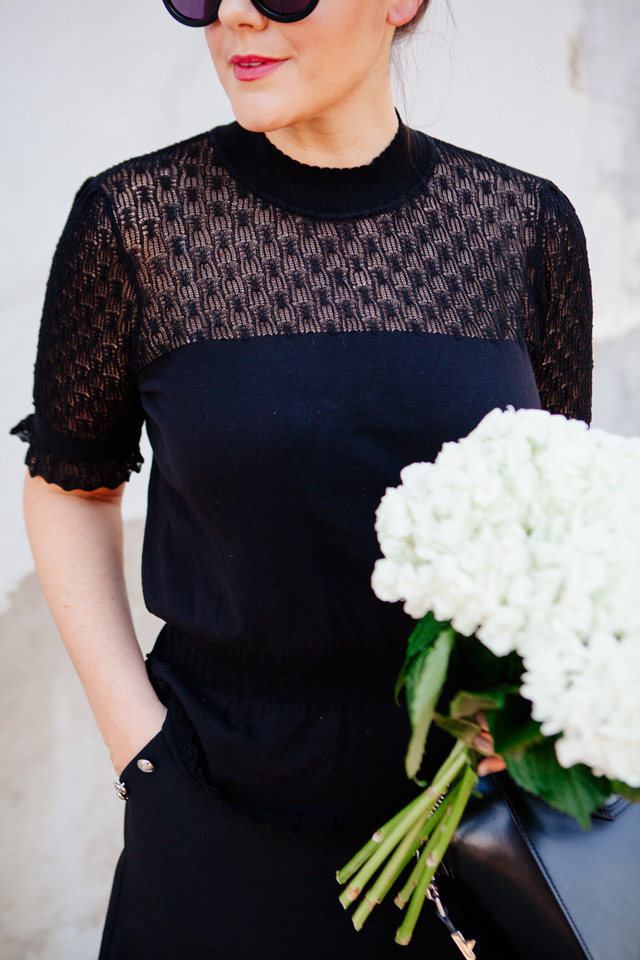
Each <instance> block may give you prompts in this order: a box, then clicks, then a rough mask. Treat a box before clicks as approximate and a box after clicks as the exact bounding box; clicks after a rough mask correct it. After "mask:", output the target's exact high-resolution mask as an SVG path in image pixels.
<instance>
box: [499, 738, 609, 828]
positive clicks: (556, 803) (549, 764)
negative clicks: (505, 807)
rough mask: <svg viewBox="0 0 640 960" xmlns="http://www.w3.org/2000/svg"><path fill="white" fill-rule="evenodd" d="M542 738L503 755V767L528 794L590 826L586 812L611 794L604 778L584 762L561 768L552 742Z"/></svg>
mask: <svg viewBox="0 0 640 960" xmlns="http://www.w3.org/2000/svg"><path fill="white" fill-rule="evenodd" d="M555 739H557V738H552V737H545V739H544V741H543V742H541V743H536V744H533V745H532V746H530V747H528V748H527V749H526V750H525V751H524V753H523V754H522V755H521V756H520V757H517V755H515V754H510V755H507V756H506V757H505V759H506V762H507V770H508V771H509V773H510V774H511V776H512V777H513V779H514V780H515V781H516V783H518V784H519V785H520V786H521V787H523V788H524V789H525V790H528V791H529V793H533V794H535V795H536V796H538V797H540V798H541V799H542V800H545V801H546V803H548V804H550V805H551V806H552V807H555V808H556V809H557V810H562V812H563V813H568V814H569V816H571V817H575V819H576V820H577V821H578V823H580V824H581V825H582V826H583V827H584V829H585V830H589V829H590V827H591V821H590V819H589V818H590V814H592V813H593V811H594V810H595V809H596V808H597V807H599V806H600V804H601V803H603V802H604V800H606V799H607V797H608V796H609V795H610V794H611V784H610V782H609V780H607V779H606V777H596V776H594V774H593V773H592V772H591V770H589V768H588V767H586V766H584V764H576V765H575V766H573V767H569V769H565V768H564V767H561V766H560V764H559V763H558V760H557V758H556V752H555V748H554V742H555Z"/></svg>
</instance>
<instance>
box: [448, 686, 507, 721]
mask: <svg viewBox="0 0 640 960" xmlns="http://www.w3.org/2000/svg"><path fill="white" fill-rule="evenodd" d="M512 689H513V688H512V687H506V688H505V687H498V688H497V689H496V690H485V691H482V693H471V692H469V691H468V690H460V691H459V692H458V693H457V694H456V695H455V697H454V698H453V700H452V701H451V703H450V704H449V716H450V717H451V718H452V719H454V720H457V719H458V718H460V717H475V715H476V713H478V711H480V710H485V711H486V710H500V709H501V707H502V706H503V705H504V702H505V699H506V696H507V693H509V692H510V691H511V690H512Z"/></svg>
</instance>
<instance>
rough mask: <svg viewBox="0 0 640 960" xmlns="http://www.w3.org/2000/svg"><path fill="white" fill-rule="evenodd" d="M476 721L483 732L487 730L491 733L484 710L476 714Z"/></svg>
mask: <svg viewBox="0 0 640 960" xmlns="http://www.w3.org/2000/svg"><path fill="white" fill-rule="evenodd" d="M476 721H477V722H478V724H479V726H480V729H481V730H486V732H487V733H489V724H488V723H487V715H486V713H485V712H484V710H480V711H479V712H478V713H476Z"/></svg>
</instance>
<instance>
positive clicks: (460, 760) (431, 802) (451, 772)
mask: <svg viewBox="0 0 640 960" xmlns="http://www.w3.org/2000/svg"><path fill="white" fill-rule="evenodd" d="M466 758H467V754H466V748H465V745H464V744H463V743H462V742H461V741H457V742H456V745H455V746H454V748H453V750H452V751H451V753H450V754H449V756H448V757H447V759H446V760H445V761H444V763H443V764H442V766H441V767H440V769H439V770H438V773H437V774H436V776H435V779H434V780H433V781H432V783H431V784H430V785H429V786H428V787H427V789H426V790H424V791H423V792H422V793H421V794H420V796H419V797H418V798H417V800H416V801H415V802H414V803H413V804H412V805H411V807H410V809H409V811H408V812H407V813H405V815H404V816H403V817H402V819H401V820H400V821H399V822H398V823H397V824H396V825H395V827H394V828H393V830H391V832H390V833H389V834H388V836H387V837H386V839H385V840H383V841H382V843H380V844H378V848H377V850H375V851H374V853H373V854H372V855H371V856H370V857H369V859H368V860H367V861H366V863H364V865H363V866H362V867H361V868H360V870H359V871H358V872H357V874H356V875H355V877H353V879H352V880H351V882H350V884H349V886H348V887H347V889H346V891H344V892H343V893H342V894H341V895H340V898H339V899H340V903H341V904H342V905H343V906H348V903H349V901H350V900H355V899H356V898H357V897H359V896H360V893H361V891H362V888H363V887H364V885H365V884H366V883H368V882H369V880H370V879H371V877H372V876H373V874H374V873H375V872H376V870H377V869H378V867H380V866H381V865H382V864H383V863H384V861H385V860H386V859H387V857H388V856H389V855H390V854H391V852H392V851H393V850H395V848H396V846H397V845H398V844H399V843H400V841H401V840H402V838H403V837H404V836H405V834H406V833H407V831H409V830H411V828H412V827H413V826H414V824H415V823H416V822H417V821H418V820H422V819H423V818H424V816H425V815H428V814H430V813H431V812H432V810H433V808H434V807H435V805H436V804H437V802H438V800H439V799H440V797H441V796H442V794H443V793H444V792H445V790H446V789H447V787H448V785H449V784H450V783H451V781H452V780H453V779H454V778H455V776H456V775H457V774H458V772H459V771H460V769H461V768H462V767H463V766H464V765H465V763H466V762H467V759H466Z"/></svg>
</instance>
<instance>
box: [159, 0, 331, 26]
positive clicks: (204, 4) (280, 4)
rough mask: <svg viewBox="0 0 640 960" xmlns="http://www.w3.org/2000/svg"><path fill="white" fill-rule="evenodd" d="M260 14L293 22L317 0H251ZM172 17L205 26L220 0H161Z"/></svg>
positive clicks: (301, 17)
mask: <svg viewBox="0 0 640 960" xmlns="http://www.w3.org/2000/svg"><path fill="white" fill-rule="evenodd" d="M251 2H252V4H253V5H254V7H255V8H256V10H259V11H260V13H261V14H263V15H264V16H265V17H268V18H269V20H277V21H278V23H293V22H294V21H296V20H303V19H304V18H305V17H308V16H309V14H310V13H311V11H312V10H314V9H315V7H316V6H317V5H318V0H267V2H266V3H264V2H263V0H251ZM163 3H164V5H165V7H166V8H167V10H168V11H169V13H170V14H171V16H172V17H175V18H176V20H179V21H180V23H184V24H185V25H186V26H187V27H207V26H209V24H210V23H213V21H214V20H216V19H217V17H218V8H219V7H220V3H221V0H163Z"/></svg>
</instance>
